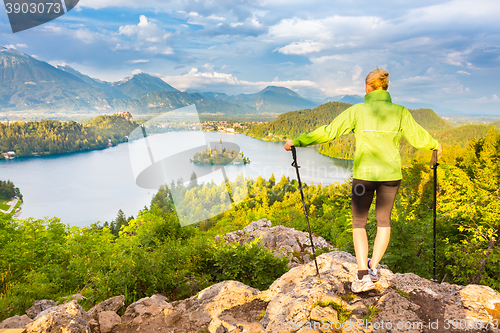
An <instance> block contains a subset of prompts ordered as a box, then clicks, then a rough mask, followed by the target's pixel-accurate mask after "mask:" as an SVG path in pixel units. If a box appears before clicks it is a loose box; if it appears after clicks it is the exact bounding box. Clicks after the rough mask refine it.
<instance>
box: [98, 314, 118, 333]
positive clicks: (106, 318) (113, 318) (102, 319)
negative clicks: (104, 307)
mask: <svg viewBox="0 0 500 333" xmlns="http://www.w3.org/2000/svg"><path fill="white" fill-rule="evenodd" d="M121 322H122V320H121V318H120V316H119V315H117V314H116V312H115V311H101V312H99V328H100V330H101V333H109V332H111V330H113V328H114V327H115V326H116V325H118V324H120V323H121Z"/></svg>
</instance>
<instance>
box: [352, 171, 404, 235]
mask: <svg viewBox="0 0 500 333" xmlns="http://www.w3.org/2000/svg"><path fill="white" fill-rule="evenodd" d="M400 185H401V179H400V180H390V181H369V180H361V179H353V180H352V201H351V208H352V227H353V229H354V228H365V227H366V220H367V218H368V211H369V210H370V205H371V204H372V201H373V195H374V194H375V193H377V200H376V203H375V210H376V216H377V227H390V226H391V211H392V206H393V205H394V200H395V199H396V194H397V193H398V189H399V186H400Z"/></svg>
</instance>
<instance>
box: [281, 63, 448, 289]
mask: <svg viewBox="0 0 500 333" xmlns="http://www.w3.org/2000/svg"><path fill="white" fill-rule="evenodd" d="M365 83H366V95H365V102H364V103H358V104H356V105H353V106H351V107H350V108H348V109H347V110H345V111H344V112H343V113H342V114H340V115H339V116H338V117H337V118H335V119H334V120H333V121H332V123H331V124H329V125H325V126H322V127H319V128H318V129H316V130H315V131H313V132H311V133H309V134H306V133H302V134H301V135H300V136H299V137H298V138H296V139H294V140H289V141H287V142H286V144H285V149H286V150H288V151H289V150H291V148H290V147H291V146H296V147H305V146H308V145H312V144H319V143H324V142H328V141H331V140H334V139H336V138H338V137H339V136H341V135H343V134H348V133H350V132H351V131H354V134H355V137H356V152H355V154H354V170H353V182H352V203H351V207H352V220H353V222H352V225H353V226H352V227H353V241H354V249H355V251H356V261H357V264H358V270H357V273H356V279H355V280H354V282H353V283H352V287H351V289H352V291H353V292H355V293H358V292H362V291H366V290H370V289H374V288H375V285H374V282H376V281H378V272H377V267H378V263H379V262H380V260H381V259H382V256H383V255H384V253H385V251H386V249H387V245H388V244H389V239H390V235H391V225H390V216H391V211H392V206H393V205H394V200H395V198H396V193H397V191H398V188H399V185H400V184H401V178H402V174H401V156H400V154H399V142H400V140H401V136H402V135H403V136H404V137H405V138H406V139H407V140H408V142H409V143H410V144H411V145H413V146H414V147H415V148H418V149H424V150H438V153H441V145H440V144H439V143H438V142H437V141H436V140H435V139H433V138H432V137H431V135H430V134H429V133H428V132H427V131H426V130H425V129H423V128H422V127H421V126H420V125H419V124H417V122H416V121H415V120H414V119H413V117H412V115H411V114H410V112H409V111H408V110H407V109H406V108H405V107H403V106H401V105H397V104H393V103H392V101H391V96H390V95H389V93H388V92H387V88H388V86H389V73H387V71H385V70H384V69H382V68H377V69H375V70H373V71H371V72H370V73H369V74H368V76H367V77H366V81H365ZM375 193H376V194H377V199H376V218H377V235H376V237H375V243H374V245H373V254H372V258H371V259H368V238H367V236H366V229H365V227H366V221H367V217H368V211H369V209H370V205H371V203H372V200H373V196H374V194H375Z"/></svg>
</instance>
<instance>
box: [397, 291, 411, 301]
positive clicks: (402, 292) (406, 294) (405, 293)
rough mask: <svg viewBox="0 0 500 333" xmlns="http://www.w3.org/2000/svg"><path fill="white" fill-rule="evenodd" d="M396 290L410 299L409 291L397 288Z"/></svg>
mask: <svg viewBox="0 0 500 333" xmlns="http://www.w3.org/2000/svg"><path fill="white" fill-rule="evenodd" d="M396 292H397V293H398V294H399V295H401V296H403V297H404V298H406V299H407V300H410V294H408V293H407V292H404V291H403V290H401V289H397V290H396Z"/></svg>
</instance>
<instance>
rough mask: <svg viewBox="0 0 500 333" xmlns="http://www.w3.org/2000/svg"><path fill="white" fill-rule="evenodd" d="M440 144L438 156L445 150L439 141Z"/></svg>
mask: <svg viewBox="0 0 500 333" xmlns="http://www.w3.org/2000/svg"><path fill="white" fill-rule="evenodd" d="M438 144H439V147H438V149H437V151H438V156H439V155H441V153H442V152H443V147H441V144H440V143H438Z"/></svg>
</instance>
